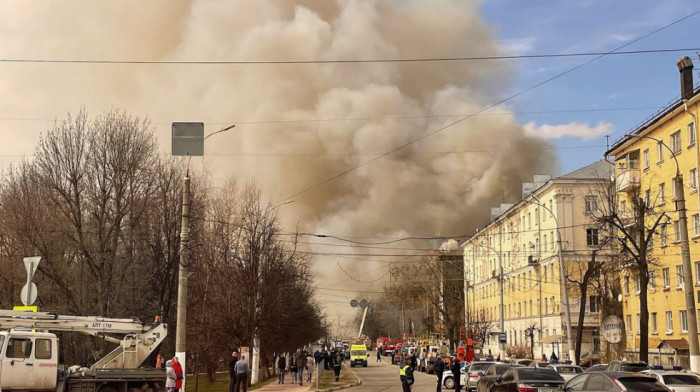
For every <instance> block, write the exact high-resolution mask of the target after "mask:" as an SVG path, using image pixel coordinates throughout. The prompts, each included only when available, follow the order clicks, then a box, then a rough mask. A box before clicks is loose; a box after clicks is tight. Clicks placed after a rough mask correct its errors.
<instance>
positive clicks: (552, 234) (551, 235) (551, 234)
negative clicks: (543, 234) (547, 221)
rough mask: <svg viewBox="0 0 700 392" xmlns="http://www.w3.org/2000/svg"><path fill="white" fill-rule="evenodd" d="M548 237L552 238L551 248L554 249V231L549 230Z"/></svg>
mask: <svg viewBox="0 0 700 392" xmlns="http://www.w3.org/2000/svg"><path fill="white" fill-rule="evenodd" d="M549 237H550V238H551V239H552V250H554V242H555V241H556V240H555V239H554V231H550V232H549Z"/></svg>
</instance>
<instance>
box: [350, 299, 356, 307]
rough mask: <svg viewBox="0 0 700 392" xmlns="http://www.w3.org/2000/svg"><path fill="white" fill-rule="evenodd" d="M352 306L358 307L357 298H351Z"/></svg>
mask: <svg viewBox="0 0 700 392" xmlns="http://www.w3.org/2000/svg"><path fill="white" fill-rule="evenodd" d="M350 306H352V307H353V308H356V307H357V300H356V299H353V300H350Z"/></svg>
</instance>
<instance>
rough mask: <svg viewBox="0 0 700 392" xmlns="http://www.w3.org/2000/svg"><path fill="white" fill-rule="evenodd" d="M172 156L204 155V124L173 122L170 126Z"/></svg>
mask: <svg viewBox="0 0 700 392" xmlns="http://www.w3.org/2000/svg"><path fill="white" fill-rule="evenodd" d="M172 155H185V156H202V155H204V123H201V122H174V123H173V125H172Z"/></svg>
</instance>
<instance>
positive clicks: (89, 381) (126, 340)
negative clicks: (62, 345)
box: [0, 310, 167, 392]
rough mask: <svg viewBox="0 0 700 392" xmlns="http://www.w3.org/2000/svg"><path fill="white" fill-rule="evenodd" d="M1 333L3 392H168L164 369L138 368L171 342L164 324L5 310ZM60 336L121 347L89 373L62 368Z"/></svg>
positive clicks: (0, 317)
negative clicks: (81, 336) (83, 337)
mask: <svg viewBox="0 0 700 392" xmlns="http://www.w3.org/2000/svg"><path fill="white" fill-rule="evenodd" d="M0 330H2V331H0V392H7V391H56V392H137V391H138V392H163V391H165V371H164V370H163V369H155V368H140V367H139V366H141V364H142V363H143V362H144V361H145V360H146V358H148V356H149V355H150V354H151V353H152V352H153V351H154V350H155V349H156V348H157V347H158V345H159V344H160V343H161V342H162V341H163V340H164V339H165V337H166V336H167V326H166V325H165V324H163V323H159V322H156V323H155V324H153V325H145V324H144V323H142V322H141V321H139V320H136V319H115V318H104V317H99V316H89V317H82V316H61V315H57V314H54V313H48V312H22V311H14V310H0ZM59 331H71V332H80V333H84V334H86V335H92V336H95V337H98V338H100V339H104V340H105V341H108V342H111V343H115V344H117V345H119V346H118V347H117V348H116V349H114V350H113V351H112V352H110V353H109V354H107V355H106V356H105V357H104V358H101V359H100V360H99V361H97V362H96V363H95V364H93V365H92V366H90V367H89V368H87V367H80V366H72V367H67V366H65V365H59V363H58V343H59V342H58V340H59V339H58V338H57V337H56V335H55V334H53V333H52V332H59ZM112 335H119V336H121V338H116V337H114V336H112Z"/></svg>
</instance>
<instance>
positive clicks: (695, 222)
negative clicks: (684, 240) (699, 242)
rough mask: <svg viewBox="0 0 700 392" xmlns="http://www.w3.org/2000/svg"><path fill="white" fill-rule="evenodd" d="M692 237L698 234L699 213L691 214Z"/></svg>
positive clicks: (699, 231)
mask: <svg viewBox="0 0 700 392" xmlns="http://www.w3.org/2000/svg"><path fill="white" fill-rule="evenodd" d="M692 221H693V237H697V236H699V235H700V214H693V216H692Z"/></svg>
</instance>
